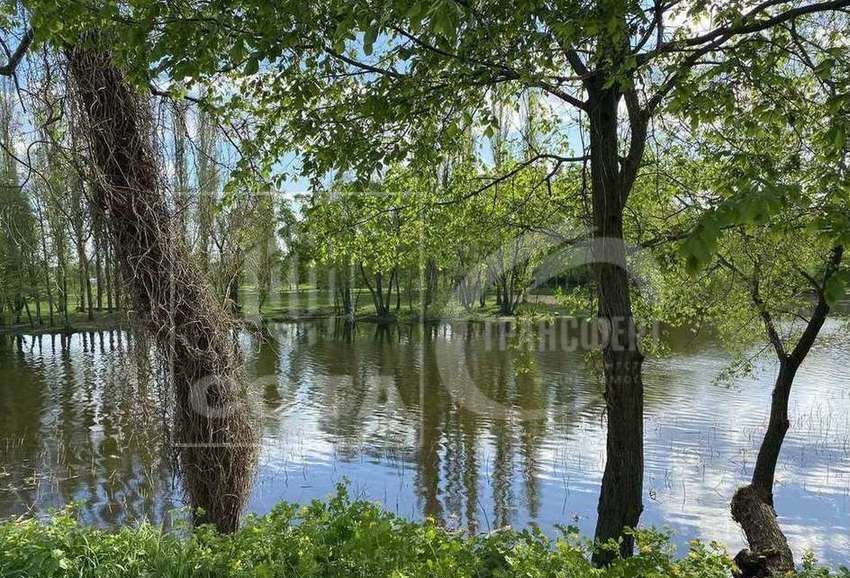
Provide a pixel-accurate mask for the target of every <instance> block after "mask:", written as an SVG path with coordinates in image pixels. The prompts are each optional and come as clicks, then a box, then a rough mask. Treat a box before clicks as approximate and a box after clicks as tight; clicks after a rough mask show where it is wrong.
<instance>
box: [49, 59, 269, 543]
mask: <svg viewBox="0 0 850 578" xmlns="http://www.w3.org/2000/svg"><path fill="white" fill-rule="evenodd" d="M65 53H66V57H67V60H68V65H69V70H70V75H71V78H72V80H73V86H74V92H75V102H76V104H77V108H78V114H79V116H80V119H79V121H80V122H79V125H80V127H82V131H83V132H84V133H85V134H84V136H85V138H86V140H87V145H88V148H89V154H90V157H91V158H90V160H91V163H92V165H93V168H94V172H95V173H96V175H97V179H96V183H95V186H94V189H95V196H96V197H97V198H96V199H95V201H96V203H97V204H98V205H99V209H100V210H102V211H103V212H104V214H105V216H106V220H107V223H108V225H109V232H110V235H111V238H112V243H113V244H114V246H115V251H116V252H117V257H118V261H119V262H120V263H121V269H122V270H121V276H122V279H123V280H124V282H125V284H126V285H127V288H126V289H127V294H128V295H129V296H130V297H131V299H132V310H133V311H134V314H135V316H136V317H138V318H139V320H140V321H141V322H142V323H143V324H144V325H145V327H146V328H147V329H148V331H149V332H150V334H152V335H153V337H154V339H155V342H156V345H157V347H158V348H159V350H160V351H161V352H162V353H163V354H164V355H165V357H166V359H167V360H168V362H169V363H170V366H171V368H172V379H173V383H174V392H175V397H176V404H177V405H176V408H175V412H174V414H175V420H176V423H175V441H176V444H177V448H178V451H179V456H180V465H181V470H182V474H183V479H184V483H185V487H186V491H187V494H188V498H189V500H190V503H191V504H192V506H193V507H195V508H198V509H199V510H201V511H202V512H203V513H202V514H200V515H199V516H196V521H203V522H211V523H213V524H215V525H216V527H217V528H218V529H219V530H220V531H222V532H232V531H234V530H235V529H236V528H237V526H238V524H239V516H240V512H241V510H242V508H243V507H244V504H245V501H246V499H247V496H248V492H249V489H250V485H251V481H252V477H253V471H254V465H255V461H256V447H257V444H256V432H255V430H254V427H253V426H252V420H251V419H250V412H249V411H248V405H247V402H246V395H245V391H244V380H243V379H241V373H240V369H239V360H238V356H237V352H236V351H235V348H234V340H233V335H234V329H235V328H234V323H233V320H232V319H231V317H230V316H229V315H228V314H227V313H226V312H225V311H224V310H223V309H222V307H221V305H220V304H218V303H217V302H216V301H215V300H214V299H213V298H212V296H211V295H210V292H209V290H208V288H207V286H206V284H205V282H204V280H203V277H202V275H201V273H200V272H199V271H198V269H197V268H196V267H195V266H194V265H193V264H192V263H191V260H190V258H189V255H188V252H187V250H186V248H185V246H184V244H183V242H182V240H181V238H180V235H179V231H178V230H177V228H176V222H175V219H174V218H173V216H172V215H171V214H169V211H168V208H167V206H166V203H165V200H164V194H163V191H164V186H163V183H162V178H161V175H160V171H159V168H158V164H157V162H156V157H155V155H154V151H153V147H152V144H151V139H152V130H151V126H150V116H149V110H148V108H147V103H146V102H145V100H144V99H143V98H141V97H140V95H139V94H137V93H136V91H134V90H133V88H132V87H131V86H130V85H129V83H128V82H127V80H126V78H125V77H124V75H123V74H122V72H121V71H120V70H119V69H118V68H117V67H116V66H115V65H114V64H113V62H112V59H111V58H110V55H109V54H108V53H107V52H104V51H100V50H96V49H89V48H82V47H81V46H77V47H70V48H68V49H66V51H65Z"/></svg>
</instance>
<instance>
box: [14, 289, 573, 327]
mask: <svg viewBox="0 0 850 578" xmlns="http://www.w3.org/2000/svg"><path fill="white" fill-rule="evenodd" d="M325 293H326V291H320V290H315V289H301V290H299V291H287V292H281V293H280V294H278V295H277V296H276V299H274V300H272V301H270V302H269V303H267V304H265V305H264V307H263V310H262V312H261V311H259V306H258V302H257V297H256V293H255V292H254V291H252V290H250V289H247V290H244V291H242V292H241V294H240V299H241V303H242V305H241V316H242V318H243V320H244V321H245V322H246V324H247V325H257V324H262V323H264V322H279V323H293V322H298V321H313V320H320V319H335V318H338V319H345V317H344V316H343V315H341V314H340V313H339V311H338V309H337V308H336V307H335V306H334V304H333V302H332V301H329V299H328V297H327V295H325ZM423 313H424V317H423ZM570 314H574V312H571V311H569V310H568V309H567V308H565V307H563V306H562V305H560V304H559V303H558V301H557V299H556V298H555V297H554V296H552V295H543V294H540V295H537V294H535V295H530V296H529V297H528V298H527V299H526V301H524V302H523V303H521V304H520V305H519V306H518V307H517V310H516V314H515V315H512V316H511V315H504V314H503V313H501V312H500V310H499V306H498V305H497V304H496V302H495V299H494V298H492V297H490V298H488V299H487V300H485V303H484V305H483V306H476V307H474V308H473V309H471V310H469V311H467V310H465V309H464V308H463V307H461V306H460V305H458V304H454V303H450V304H448V305H444V306H443V307H441V308H439V309H433V308H432V309H431V310H429V311H427V312H423V311H422V309H421V308H420V307H418V306H417V305H416V304H415V303H411V302H409V301H404V300H403V301H402V302H401V303H400V304H399V307H398V308H395V307H393V308H391V311H390V315H388V316H385V317H378V316H376V315H375V310H374V307H373V306H372V304H371V302H370V301H368V299H366V296H365V295H362V294H361V296H360V298H359V299H358V300H357V306H356V308H355V316H354V319H355V320H356V321H362V322H370V323H374V322H378V323H382V322H393V323H395V322H400V323H406V322H418V321H423V320H424V321H433V322H436V321H484V320H491V321H492V320H505V321H507V320H511V319H515V318H516V316H552V317H557V316H560V315H570ZM8 321H9V320H8V319H5V320H4V322H3V323H2V324H0V335H47V334H51V333H53V334H72V333H80V332H87V331H102V330H110V329H123V328H126V327H127V326H128V325H129V324H130V320H129V318H128V314H127V312H126V311H123V310H113V311H109V312H107V311H101V310H95V311H93V312H92V318H91V319H89V316H88V313H87V312H85V311H74V312H73V313H71V314H70V315H69V319H68V323H67V324H66V323H64V320H63V319H62V317H61V316H60V315H59V314H58V313H54V319H53V321H54V323H53V324H52V325H51V324H50V323H49V322H48V319H47V316H46V315H43V319H42V322H41V323H38V322H35V321H34V322H33V323H32V324H30V323H29V321H27V320H26V319H22V320H21V321H20V322H18V323H8Z"/></svg>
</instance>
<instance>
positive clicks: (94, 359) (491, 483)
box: [0, 321, 850, 564]
mask: <svg viewBox="0 0 850 578" xmlns="http://www.w3.org/2000/svg"><path fill="white" fill-rule="evenodd" d="M540 333H541V332H536V333H535V334H534V336H533V338H531V339H524V338H522V332H520V331H517V329H516V327H512V326H510V325H505V324H486V325H485V324H473V323H444V324H438V325H426V326H421V325H398V326H390V327H387V326H377V325H371V324H366V323H360V324H358V325H357V327H356V329H354V330H351V329H349V328H346V327H345V326H343V325H340V324H338V323H334V322H326V321H322V322H311V323H298V324H296V323H293V324H274V325H269V326H268V328H267V331H266V332H265V333H264V334H263V335H253V334H250V335H249V334H245V335H243V336H242V337H241V338H240V346H241V348H242V350H243V352H244V356H245V361H246V368H247V374H248V377H247V379H249V382H250V387H251V391H252V393H253V394H254V395H255V398H256V406H257V408H258V419H259V420H260V421H261V422H262V447H261V450H260V464H259V469H258V473H257V477H256V482H255V485H254V489H253V492H252V495H251V498H250V502H249V505H248V508H249V510H250V511H252V512H257V513H265V512H268V511H269V510H270V509H271V508H272V507H273V506H274V504H275V503H276V502H278V501H280V500H289V501H296V502H306V501H308V500H311V499H314V498H324V497H327V496H328V495H329V494H331V493H332V492H333V491H334V488H335V486H336V485H337V484H338V483H340V482H343V481H346V482H347V483H348V484H349V488H350V492H351V493H352V494H353V495H355V496H357V497H362V498H366V499H370V500H376V501H379V502H381V503H382V504H383V506H384V507H385V508H386V509H388V510H390V511H393V512H396V513H398V514H400V515H402V516H405V517H409V518H415V519H421V518H423V517H424V516H431V517H434V518H436V519H438V520H439V521H440V522H441V523H443V524H445V525H446V526H449V527H452V528H458V529H465V530H469V531H472V532H485V531H488V530H491V529H495V528H497V527H501V526H504V525H508V524H509V525H512V526H514V527H525V526H529V525H534V524H536V525H538V526H539V527H540V528H541V529H543V530H544V531H545V532H547V533H549V534H553V535H554V534H555V533H556V529H555V525H556V524H569V525H576V526H578V527H579V528H580V529H581V530H582V532H583V533H585V534H586V535H588V536H589V535H592V532H593V527H594V523H595V510H596V501H597V497H598V491H599V483H600V480H601V477H602V470H603V466H604V458H605V455H604V448H605V429H604V420H605V415H604V411H603V409H604V403H603V398H602V386H601V384H600V381H599V377H598V375H597V372H596V371H595V369H594V366H593V361H592V359H589V358H588V356H587V355H585V354H583V353H581V351H574V350H573V348H571V347H565V346H564V344H563V343H561V342H560V339H561V337H562V336H560V335H559V334H558V332H557V331H554V332H551V333H547V332H545V331H544V332H542V333H543V334H542V335H541V334H540ZM529 344H530V345H529ZM728 364H729V358H728V356H727V355H726V354H724V353H723V352H722V351H721V350H720V349H719V348H717V347H714V346H712V345H711V344H710V343H706V342H701V343H698V344H697V343H693V344H689V345H688V346H686V347H681V348H677V352H675V353H673V354H671V355H668V356H664V357H662V358H658V359H650V360H648V361H647V362H646V364H645V382H646V388H647V391H646V478H645V484H644V504H645V510H644V514H643V517H642V523H643V524H644V525H654V526H658V527H665V528H669V529H670V530H671V531H672V532H673V536H674V541H675V542H676V543H677V544H680V545H685V544H686V543H687V541H688V540H690V539H693V538H702V539H705V540H718V541H720V542H722V543H724V544H726V545H727V546H728V547H729V549H730V551H732V552H733V553H734V551H736V550H737V548H739V547H742V546H743V539H742V536H741V533H740V530H739V529H738V527H737V526H736V525H735V523H734V522H733V521H732V520H731V517H730V515H729V507H728V504H729V500H730V498H731V496H732V494H733V493H734V490H735V488H736V487H737V486H739V485H741V484H743V483H745V482H746V481H747V480H748V476H749V475H750V474H751V469H752V465H753V463H754V461H755V456H756V453H757V449H758V443H759V441H760V439H761V433H762V431H763V428H764V426H765V423H766V416H767V414H768V407H769V400H770V390H771V386H772V382H773V377H774V369H775V368H774V366H772V365H771V364H770V363H769V362H766V363H765V364H764V365H763V366H762V367H760V368H759V369H758V370H757V371H756V372H755V373H754V374H753V375H750V376H747V377H742V378H738V379H735V380H734V381H733V382H732V383H731V384H730V383H717V381H716V378H717V376H718V375H719V374H720V373H721V372H722V371H723V370H724V369H725V368H726V367H727V366H728ZM162 375H163V368H161V367H160V366H159V364H158V362H157V361H156V359H155V357H154V356H152V355H150V354H149V352H148V351H147V348H146V347H145V346H144V345H143V344H142V343H141V342H139V341H137V340H136V339H134V337H133V336H132V335H131V334H128V333H126V332H123V331H117V330H116V331H103V332H93V333H79V334H74V335H72V336H70V337H64V338H63V337H60V336H58V335H55V336H51V335H44V336H40V337H29V336H27V337H9V336H5V337H0V517H7V516H13V515H21V514H27V513H41V512H46V511H47V510H49V509H50V508H54V507H61V506H63V505H65V504H69V503H74V502H76V503H78V504H79V507H80V511H81V515H82V516H83V517H84V518H85V520H86V521H87V522H89V523H93V524H97V525H101V526H105V527H114V526H117V525H121V524H126V523H131V522H133V521H135V520H139V519H141V518H148V519H152V520H154V521H156V522H161V521H163V520H166V519H167V518H168V513H169V512H170V511H172V510H173V509H175V508H179V507H180V506H182V505H183V504H182V501H181V491H180V482H179V477H178V476H176V475H174V474H173V470H172V453H171V451H170V450H169V447H171V446H170V442H171V441H176V442H179V440H170V433H169V429H168V427H167V424H168V422H169V420H168V416H167V414H168V406H169V403H168V400H169V393H168V391H167V389H166V386H165V385H164V384H165V383H166V380H163V379H161V376H162ZM794 388H795V389H794V392H793V394H792V407H791V411H792V427H791V431H790V432H789V436H788V439H787V441H786V443H785V446H784V449H783V452H782V456H781V463H780V466H779V469H778V472H777V489H776V494H775V495H776V505H777V509H778V511H779V515H780V518H781V520H780V522H781V524H782V526H783V528H784V529H785V530H786V532H787V534H788V536H789V540H790V541H791V545H792V547H793V548H794V550H795V553H797V555H799V554H801V553H802V552H803V551H805V550H812V551H813V552H814V553H815V554H816V555H817V556H818V558H819V559H820V560H822V561H824V562H827V563H833V564H837V563H846V561H847V555H848V552H850V411H848V410H850V353H848V351H847V348H846V346H843V345H838V344H831V345H828V346H824V347H821V348H820V349H817V350H815V351H813V352H812V354H811V355H810V358H809V359H808V361H807V362H806V364H805V365H804V367H803V369H802V370H801V371H800V373H799V376H798V378H797V382H796V384H795V386H794Z"/></svg>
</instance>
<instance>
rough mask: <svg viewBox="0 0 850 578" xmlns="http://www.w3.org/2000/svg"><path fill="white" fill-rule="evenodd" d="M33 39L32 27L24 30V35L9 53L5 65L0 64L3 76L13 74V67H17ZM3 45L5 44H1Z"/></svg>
mask: <svg viewBox="0 0 850 578" xmlns="http://www.w3.org/2000/svg"><path fill="white" fill-rule="evenodd" d="M32 40H33V31H32V28H30V29H29V30H27V31H26V33H25V34H24V37H23V38H22V39H21V43H20V44H18V47H17V48H16V49H15V52H13V53H12V54H10V55H9V62H7V63H6V64H5V65H3V66H0V75H3V76H12V75H14V74H15V69H16V68H18V64H20V63H21V60H23V58H24V55H25V54H26V53H27V50H29V47H30V44H32ZM3 46H4V47H5V46H6V45H5V44H3Z"/></svg>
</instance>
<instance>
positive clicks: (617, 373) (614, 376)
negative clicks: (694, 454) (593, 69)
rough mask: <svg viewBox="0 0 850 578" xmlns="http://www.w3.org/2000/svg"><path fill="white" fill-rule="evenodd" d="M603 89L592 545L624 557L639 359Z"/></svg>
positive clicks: (638, 408) (597, 122)
mask: <svg viewBox="0 0 850 578" xmlns="http://www.w3.org/2000/svg"><path fill="white" fill-rule="evenodd" d="M603 83H604V79H599V80H596V81H592V82H591V83H589V86H588V88H589V90H588V92H589V95H590V99H589V119H590V140H591V144H590V147H591V149H590V156H591V192H592V199H593V224H594V231H593V236H594V239H593V260H594V262H595V263H594V268H595V273H596V285H597V297H598V300H599V318H600V322H601V323H602V325H603V326H604V327H605V330H606V332H607V335H608V339H607V341H606V343H605V344H604V345H603V350H602V360H603V366H604V373H605V407H606V416H607V423H608V431H607V439H606V459H605V471H604V473H603V476H602V487H601V489H600V495H599V505H598V508H597V513H598V517H597V522H596V534H595V538H596V540H597V541H599V542H601V543H604V542H607V541H609V540H621V542H620V548H619V550H620V554H621V555H623V556H628V555H631V553H632V551H633V549H634V539H633V537H632V536H631V535H630V534H627V533H624V531H623V530H624V529H625V528H635V527H636V526H637V524H638V521H639V520H640V514H641V512H642V510H643V502H642V493H643V379H642V364H643V355H642V354H641V352H640V348H639V343H638V336H637V331H636V328H635V323H634V316H633V313H632V303H631V296H630V291H629V282H628V274H627V271H626V253H625V245H624V243H623V210H624V208H625V203H626V200H627V198H628V193H629V190H630V189H631V182H630V181H629V180H628V179H624V178H623V175H622V174H621V172H620V161H619V155H618V150H617V144H618V135H617V127H618V118H617V107H618V104H619V101H620V93H619V92H618V91H617V90H616V89H614V88H605V87H604V84H603ZM634 137H635V135H633V139H634ZM615 555H616V553H615V552H611V551H610V550H605V549H597V550H596V551H595V552H594V556H593V560H594V562H595V563H596V564H598V565H604V564H607V563H609V562H610V561H611V559H612V558H613V557H614V556H615Z"/></svg>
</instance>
